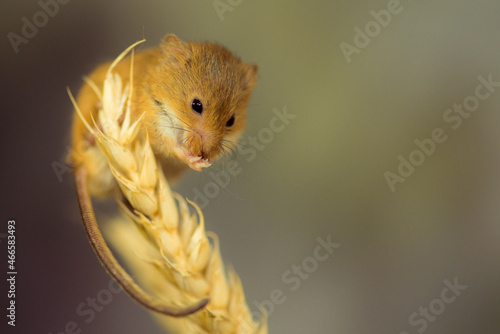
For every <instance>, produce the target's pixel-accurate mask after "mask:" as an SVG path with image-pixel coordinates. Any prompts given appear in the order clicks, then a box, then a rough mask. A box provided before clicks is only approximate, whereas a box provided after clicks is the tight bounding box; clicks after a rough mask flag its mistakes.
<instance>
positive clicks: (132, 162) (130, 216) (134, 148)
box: [73, 46, 267, 334]
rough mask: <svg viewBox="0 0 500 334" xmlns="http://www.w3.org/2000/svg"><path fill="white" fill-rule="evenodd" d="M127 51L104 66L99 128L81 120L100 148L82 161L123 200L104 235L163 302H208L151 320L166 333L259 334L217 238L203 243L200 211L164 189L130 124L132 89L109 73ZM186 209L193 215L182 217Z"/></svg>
mask: <svg viewBox="0 0 500 334" xmlns="http://www.w3.org/2000/svg"><path fill="white" fill-rule="evenodd" d="M132 47H133V46H131V47H130V48H129V49H127V50H125V51H124V52H123V53H122V54H121V55H120V56H119V57H118V58H117V60H116V61H115V62H114V63H113V65H111V67H110V70H109V71H108V75H107V77H106V80H105V82H104V87H103V92H102V94H100V92H99V93H98V96H102V109H101V110H100V111H99V113H98V116H97V118H98V122H99V124H100V125H101V128H102V130H101V129H99V127H97V126H95V124H94V126H93V127H92V126H90V124H87V123H86V125H87V128H88V130H89V131H90V132H91V133H92V134H93V135H94V136H95V138H96V142H97V143H98V147H99V150H100V151H99V152H89V154H88V158H92V159H105V160H106V161H107V166H109V167H108V168H109V171H111V174H112V175H113V176H114V178H115V179H116V182H117V183H118V185H119V187H120V189H121V193H122V194H123V196H124V197H125V199H126V200H123V199H118V204H119V206H120V208H121V211H122V213H123V215H124V216H125V217H124V216H121V217H117V218H115V219H113V221H112V222H111V223H110V224H108V225H109V226H108V232H109V233H108V234H107V235H109V238H110V240H111V242H112V243H113V244H114V246H115V248H116V249H117V250H118V251H119V252H120V253H121V254H122V256H123V257H124V259H125V260H126V261H127V262H128V264H129V266H130V267H131V268H132V270H133V271H134V273H135V275H136V277H137V278H138V279H139V280H140V282H141V283H142V285H143V286H146V287H147V288H148V291H149V292H150V293H151V294H153V295H154V296H155V298H157V299H159V300H161V301H162V302H163V303H164V304H166V303H168V304H169V305H174V306H176V307H178V308H179V309H181V310H192V309H193V308H196V307H199V306H200V305H202V303H203V302H204V301H205V300H207V299H209V300H210V302H209V303H208V304H207V305H206V307H204V308H202V309H201V310H200V311H198V312H195V313H192V314H190V315H189V316H186V317H183V318H172V317H166V316H160V315H157V316H158V319H159V320H160V322H161V323H162V324H164V325H165V326H166V327H168V328H169V330H173V331H174V332H178V333H245V334H246V333H257V334H266V333H267V323H266V319H265V317H264V319H263V321H262V324H260V325H259V324H257V323H256V322H255V321H254V320H253V318H252V315H251V313H250V310H249V308H248V306H247V304H246V301H245V296H244V293H243V287H242V285H241V281H240V279H239V277H238V275H237V274H236V272H235V271H234V270H232V269H229V270H228V271H226V270H225V267H224V264H223V261H222V258H221V255H220V251H219V247H218V240H217V238H216V236H215V235H214V234H211V236H212V237H211V240H212V242H210V240H209V238H208V236H207V233H206V231H205V224H204V219H203V215H202V213H201V210H200V209H199V208H198V207H197V206H196V205H195V204H194V203H192V202H189V204H188V202H186V201H185V200H184V199H183V198H182V197H181V196H179V195H178V194H175V193H173V192H172V191H171V189H170V187H169V184H168V182H167V179H166V178H165V176H164V174H163V172H162V170H161V168H160V167H159V165H158V163H157V161H156V158H155V156H154V154H153V151H152V149H151V146H150V144H149V139H148V135H147V133H146V131H145V130H144V128H143V127H142V126H141V124H142V123H141V118H139V119H137V120H135V121H132V119H131V115H130V96H131V93H132V92H131V87H133V85H132V83H131V82H130V83H128V84H127V85H125V86H123V84H122V81H121V78H120V76H119V75H118V74H116V73H113V72H112V69H113V67H114V66H115V65H116V63H117V62H118V61H119V60H120V59H122V58H123V57H124V56H125V54H126V53H127V52H128V51H129V50H130V49H131V48H132ZM132 55H133V53H132ZM131 63H132V66H133V61H132V62H131ZM131 73H132V69H131ZM132 80H133V78H132V76H131V81H132ZM73 101H74V99H73ZM75 104H76V103H75ZM75 108H76V109H77V111H78V106H76V105H75ZM80 115H81V114H80ZM82 118H83V117H82ZM94 123H95V121H94ZM93 149H94V150H95V148H93ZM96 165H99V166H101V165H103V164H102V163H101V164H96ZM103 172H105V171H103ZM190 205H191V207H192V208H194V210H195V213H191V212H190ZM82 213H83V210H82ZM94 227H95V228H96V227H97V225H95V224H94ZM99 235H100V232H99ZM89 237H90V235H89ZM92 237H93V236H92ZM101 238H102V237H101ZM90 239H92V238H91V237H90ZM91 242H92V240H91ZM108 251H109V249H108ZM113 259H114V258H113ZM116 265H118V264H117V263H116ZM118 266H119V265H118ZM120 269H121V268H120ZM108 270H109V268H108ZM112 270H113V269H112ZM112 270H109V271H110V273H111V275H113V272H112ZM126 281H127V280H126ZM130 281H131V279H130ZM150 309H151V308H150ZM164 313H166V312H164Z"/></svg>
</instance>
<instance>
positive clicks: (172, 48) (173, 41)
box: [160, 34, 192, 64]
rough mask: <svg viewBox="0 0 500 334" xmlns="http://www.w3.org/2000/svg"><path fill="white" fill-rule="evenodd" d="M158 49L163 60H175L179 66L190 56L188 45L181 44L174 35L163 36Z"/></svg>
mask: <svg viewBox="0 0 500 334" xmlns="http://www.w3.org/2000/svg"><path fill="white" fill-rule="evenodd" d="M160 48H161V53H162V55H163V56H164V57H165V58H167V59H169V60H172V59H175V60H177V62H179V63H181V64H182V63H184V62H185V61H187V60H188V59H189V58H190V57H191V56H192V52H191V49H190V48H189V45H188V43H185V42H183V41H182V40H181V39H180V38H179V37H177V36H175V35H174V34H168V35H167V36H165V37H164V38H163V41H162V42H161V44H160Z"/></svg>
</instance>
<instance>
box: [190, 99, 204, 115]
mask: <svg viewBox="0 0 500 334" xmlns="http://www.w3.org/2000/svg"><path fill="white" fill-rule="evenodd" d="M191 109H193V111H194V112H197V113H198V114H201V112H202V111H203V104H202V103H201V101H200V100H198V99H194V100H193V101H192V102H191Z"/></svg>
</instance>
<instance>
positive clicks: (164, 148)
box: [69, 35, 257, 317]
mask: <svg viewBox="0 0 500 334" xmlns="http://www.w3.org/2000/svg"><path fill="white" fill-rule="evenodd" d="M131 59H132V58H131V57H130V56H129V57H128V58H125V59H123V60H122V61H121V62H120V63H118V65H116V67H115V68H114V70H113V72H114V73H118V74H119V75H120V77H121V80H122V82H124V83H128V82H129V80H130V68H131ZM133 59H134V62H133V87H132V97H131V101H130V103H131V117H132V120H136V119H138V118H139V117H141V116H142V115H144V116H143V119H142V121H143V124H144V127H145V129H146V130H147V134H148V138H149V141H150V143H151V146H152V148H153V151H154V153H155V156H156V157H157V158H158V160H160V162H161V164H162V169H163V172H164V174H165V176H166V177H167V179H168V180H169V181H170V182H172V181H173V180H175V179H176V178H177V177H179V175H180V174H181V173H182V172H183V171H184V170H186V169H187V168H188V167H190V168H192V169H194V170H197V171H201V170H203V169H204V168H206V167H208V166H210V165H211V164H212V163H213V162H214V161H215V160H216V159H217V158H218V157H219V156H221V155H222V154H223V153H225V152H228V151H230V150H231V149H232V148H233V147H234V146H235V145H236V144H237V141H238V139H239V137H240V136H241V134H242V131H243V128H244V127H245V122H246V108H247V104H248V100H249V98H250V94H251V92H252V90H253V88H254V86H255V83H256V82H257V66H256V65H247V64H245V63H244V62H242V61H241V60H240V59H239V58H238V57H236V56H234V55H233V54H232V53H231V52H229V51H228V50H227V49H225V48H224V47H222V46H220V45H218V44H214V43H209V42H204V43H200V42H183V41H181V40H180V39H179V38H178V37H176V36H175V35H167V36H166V37H165V38H164V39H163V41H162V42H161V44H160V46H159V47H157V48H153V49H148V50H145V51H142V52H139V53H137V54H136V55H135V57H134V58H133ZM110 64H111V63H105V64H103V65H101V66H99V67H98V68H97V69H96V70H95V71H94V72H93V73H92V74H91V75H90V77H89V79H90V81H92V82H93V83H94V84H95V86H97V88H98V90H99V91H101V92H102V89H103V85H104V80H105V78H106V74H107V72H108V69H109V66H110ZM101 103H102V102H101V101H100V98H99V96H98V95H97V93H96V92H95V91H94V90H93V89H92V87H91V86H90V85H89V84H84V86H83V87H82V89H81V90H80V92H79V94H78V98H77V105H78V109H79V110H80V112H81V114H82V116H83V118H84V119H85V121H86V122H87V123H88V124H94V123H93V121H92V119H94V120H97V119H98V118H97V117H96V116H97V112H98V111H99V109H100V108H101V106H102V105H101ZM96 122H97V126H98V127H100V124H99V123H98V121H96ZM95 145H96V140H95V138H93V135H92V134H91V133H90V131H89V130H88V129H87V128H86V126H85V123H84V122H83V121H82V119H81V118H80V116H79V115H78V113H76V112H75V116H74V120H73V128H72V151H71V153H70V157H69V159H70V160H71V162H72V164H73V168H74V173H75V181H76V190H77V195H78V201H79V205H80V211H81V214H82V220H83V224H84V228H85V230H86V232H87V235H88V238H89V241H90V243H91V245H92V247H93V249H94V251H95V252H96V255H97V257H98V258H99V260H100V261H101V263H102V264H103V266H104V267H105V268H106V270H107V271H108V272H109V274H110V275H111V276H112V277H113V278H114V279H115V280H116V281H117V282H118V283H119V284H120V285H121V286H122V288H123V289H124V290H125V291H126V292H127V293H128V294H129V295H130V296H131V297H132V298H134V299H135V300H136V301H138V302H139V303H140V304H142V305H143V306H144V307H146V308H148V309H150V310H152V311H155V312H159V313H162V314H165V315H170V316H175V317H181V316H186V315H189V314H192V313H194V312H197V311H199V310H200V309H202V308H203V307H205V306H206V305H207V303H208V302H209V300H208V298H204V299H202V300H200V301H198V302H196V303H193V304H191V305H188V306H187V307H184V308H178V307H175V306H170V305H165V303H164V301H163V300H158V299H157V298H154V297H152V296H149V295H148V294H147V293H146V292H144V291H143V290H142V289H141V288H140V287H139V286H138V285H137V284H136V283H135V282H134V281H133V279H132V278H131V277H130V275H128V274H127V272H126V271H125V270H124V269H123V268H122V267H121V266H120V264H119V263H118V262H117V261H116V259H115V258H114V256H113V254H112V252H111V251H110V250H109V248H108V246H107V244H106V241H105V240H104V238H103V236H102V234H101V232H100V230H99V227H98V225H97V221H96V219H95V215H94V211H93V207H92V200H91V197H90V195H91V194H92V195H94V196H101V197H106V196H109V195H111V194H112V193H115V194H116V193H117V190H118V189H117V188H118V187H116V186H115V185H114V183H113V182H112V181H111V182H109V180H112V179H113V178H112V176H111V172H110V170H109V168H108V167H107V165H106V163H105V162H104V167H103V164H102V161H100V162H99V161H97V162H96V161H93V160H92V159H91V158H88V156H87V158H82V157H86V155H85V152H86V150H87V149H88V148H91V147H92V148H94V147H95ZM94 160H95V159H94ZM102 160H104V159H102ZM96 166H97V167H96ZM103 175H105V176H104V177H103ZM103 180H104V181H103ZM93 185H94V186H93ZM103 185H104V186H103Z"/></svg>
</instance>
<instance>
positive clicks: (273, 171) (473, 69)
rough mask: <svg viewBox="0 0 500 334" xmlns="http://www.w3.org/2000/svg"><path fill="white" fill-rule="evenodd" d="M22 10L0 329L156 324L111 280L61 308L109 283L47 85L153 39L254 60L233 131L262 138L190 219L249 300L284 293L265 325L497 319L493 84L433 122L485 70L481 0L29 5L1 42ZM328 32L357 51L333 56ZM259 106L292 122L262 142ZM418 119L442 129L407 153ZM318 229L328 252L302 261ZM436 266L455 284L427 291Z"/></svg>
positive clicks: (16, 8)
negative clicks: (439, 139)
mask: <svg viewBox="0 0 500 334" xmlns="http://www.w3.org/2000/svg"><path fill="white" fill-rule="evenodd" d="M217 8H218V9H217ZM388 8H389V9H390V10H392V11H393V13H392V14H390V18H389V16H388V13H391V12H390V11H389V10H388ZM40 10H41V7H40V4H39V3H38V2H37V1H33V0H29V1H22V2H19V1H11V0H8V1H2V2H1V4H0V13H1V16H2V20H1V23H0V25H1V28H2V29H1V31H2V34H3V36H4V37H3V40H2V42H1V44H0V45H1V60H2V61H1V64H0V78H1V80H2V83H3V84H2V89H1V90H0V95H1V97H2V99H1V100H2V106H3V107H2V109H3V110H2V113H1V116H0V117H1V126H2V130H1V132H0V136H1V146H2V163H1V164H0V180H1V184H2V199H1V203H2V226H3V227H2V228H1V230H0V233H5V231H6V222H7V220H9V219H16V221H17V223H18V231H17V238H18V242H17V248H18V258H17V260H18V267H19V270H18V282H17V288H18V293H17V297H16V298H17V299H16V300H17V303H18V318H17V321H18V326H16V328H15V329H14V328H11V327H8V328H7V326H5V327H6V328H7V329H8V330H9V331H8V333H10V332H19V333H53V334H56V333H64V331H65V326H67V323H69V322H70V321H74V322H75V323H76V324H77V325H78V328H79V329H80V330H81V333H162V330H161V329H160V328H159V327H158V326H157V325H156V323H155V322H154V320H153V318H152V317H151V316H150V315H149V314H148V313H147V312H146V311H145V310H143V309H142V308H141V307H139V306H138V305H137V304H136V303H135V302H133V301H132V300H131V299H130V298H128V297H127V296H125V295H124V294H116V295H113V299H112V301H111V302H109V304H107V305H104V306H103V307H102V310H101V311H99V312H97V311H96V312H95V314H94V315H95V316H94V317H93V319H92V320H91V321H88V322H87V320H89V317H88V316H81V315H80V314H79V313H77V311H76V310H77V308H78V307H79V305H80V304H81V303H87V298H96V296H97V295H98V294H99V292H100V291H101V290H102V289H105V288H106V287H107V285H108V282H109V277H108V276H107V274H106V273H105V272H104V270H103V268H102V267H101V265H100V264H99V263H98V261H97V259H96V257H95V256H94V254H93V252H92V250H91V248H90V246H89V244H88V242H87V240H86V236H85V234H84V232H83V229H82V227H81V222H80V217H79V214H78V209H77V205H76V198H75V195H74V187H73V182H72V178H71V174H70V173H69V172H67V170H65V169H64V168H63V169H62V173H61V169H60V174H59V177H60V178H59V177H58V174H57V173H56V172H55V171H54V166H58V167H60V168H62V167H61V166H62V165H64V154H65V150H66V146H67V145H68V143H69V135H68V133H69V126H70V122H71V118H72V108H71V104H70V101H69V98H68V97H67V94H66V86H69V87H70V88H71V89H72V90H73V92H76V91H77V90H78V88H79V87H80V85H81V77H82V76H83V75H84V74H86V73H88V72H89V71H91V70H92V68H93V67H94V66H96V65H97V64H99V63H100V62H102V61H104V60H108V59H111V58H113V57H115V56H116V55H118V54H119V53H120V52H121V51H122V50H123V49H125V48H126V47H127V46H128V45H130V44H131V43H133V42H135V41H136V40H138V39H141V38H143V37H145V38H146V39H147V45H148V46H153V45H156V44H157V43H158V42H159V41H160V39H161V37H162V36H164V35H165V34H167V33H175V34H177V35H178V36H179V37H181V38H182V39H188V40H210V41H217V42H219V43H221V44H223V45H225V46H226V47H228V48H229V49H230V50H232V51H234V52H235V53H236V54H238V55H239V56H241V57H242V59H243V60H245V61H247V62H254V63H257V64H258V65H259V77H260V81H259V83H258V85H257V88H256V90H255V92H254V94H253V96H252V100H251V102H250V107H249V110H248V115H249V123H248V127H247V131H246V133H245V136H244V137H243V138H248V136H254V137H256V138H264V140H262V139H259V144H260V145H262V146H259V147H260V148H261V149H262V150H259V151H258V154H257V155H256V156H255V158H253V159H250V158H249V157H250V156H249V155H240V156H239V157H237V158H236V159H237V160H238V162H239V163H240V166H241V172H240V173H239V174H238V175H237V176H236V177H233V178H232V179H231V182H230V183H229V184H228V185H227V186H225V187H219V188H217V189H218V192H219V194H218V195H217V196H214V198H211V199H210V202H209V204H208V205H206V207H205V208H204V213H205V216H206V221H207V228H208V229H210V230H213V231H215V232H216V233H218V235H219V236H220V239H221V249H222V254H223V257H224V258H225V260H226V261H227V262H228V263H231V264H232V265H233V266H234V267H235V268H236V270H237V271H238V273H239V274H240V275H241V278H242V281H243V284H244V287H245V292H246V295H247V299H248V302H249V304H250V306H251V308H252V309H253V310H256V309H257V307H256V305H258V304H260V303H261V302H262V301H264V300H268V299H270V297H271V294H272V292H273V291H275V290H280V291H281V292H282V293H283V295H284V297H285V299H284V300H283V299H280V300H281V303H280V304H277V303H274V305H273V307H272V310H271V312H270V313H271V314H270V317H269V329H270V333H349V334H350V333H370V334H372V333H376V334H386V333H387V334H389V333H391V334H393V333H394V334H403V333H409V334H413V333H420V332H425V333H429V334H431V333H439V334H448V333H450V334H451V333H454V334H456V333H464V334H465V333H498V332H500V320H499V319H500V318H499V317H498V313H499V309H500V288H499V285H498V281H499V279H500V266H499V263H500V223H499V218H500V206H499V205H498V202H499V199H500V178H499V175H500V174H499V171H498V170H499V167H500V144H499V143H500V133H499V129H500V125H499V124H500V114H499V113H498V106H499V105H500V91H499V90H500V87H496V86H493V87H490V88H491V90H492V92H490V96H489V97H488V98H485V99H484V100H477V101H479V105H478V106H473V108H474V109H476V110H475V111H473V112H471V113H470V115H468V114H466V115H467V117H466V118H463V117H461V119H462V123H461V125H460V126H459V127H458V128H456V129H453V128H452V125H454V124H455V122H452V123H450V122H447V121H446V120H445V119H444V118H443V117H444V116H445V115H447V113H448V111H447V110H448V109H449V108H453V105H454V104H457V105H458V104H462V103H464V101H467V103H471V101H472V102H474V101H476V100H474V98H470V96H473V95H474V94H475V93H476V88H477V87H478V85H480V83H481V81H480V80H479V79H478V78H479V77H480V76H482V77H483V78H486V79H487V78H488V76H491V80H492V81H494V82H500V38H499V37H500V20H499V14H500V2H494V1H491V0H490V1H474V2H472V1H465V0H458V1H457V0H455V1H451V0H445V1H439V2H430V1H411V0H402V1H401V2H399V3H398V2H395V1H387V0H381V1H379V0H377V1H369V2H363V3H360V2H356V3H355V2H352V1H351V2H349V1H346V0H343V1H309V2H305V1H284V0H279V1H255V0H254V1H250V0H242V1H238V0H232V1H230V0H220V1H212V0H209V1H199V0H186V1H168V0H163V1H153V0H146V1H82V0H72V1H69V2H68V3H67V4H60V5H59V9H58V12H57V13H55V14H54V15H53V17H49V16H47V18H48V20H47V22H43V15H42V16H37V17H36V18H35V19H37V20H42V21H39V23H45V24H40V25H41V27H39V28H38V31H37V32H36V33H34V32H32V33H33V34H34V36H32V37H31V38H28V39H27V43H23V44H20V45H18V46H17V47H18V52H17V53H16V52H15V48H14V47H13V45H12V43H11V41H10V40H9V37H8V36H9V35H8V34H9V33H14V34H17V35H19V36H21V35H22V33H23V32H22V27H23V24H25V23H24V21H23V17H26V18H27V19H28V20H29V21H31V22H33V19H34V18H33V16H34V15H35V16H36V15H38V14H37V13H38V12H40ZM382 10H384V11H382ZM381 11H382V12H381ZM375 17H378V19H379V21H380V22H381V23H378V22H377V21H376V18H375ZM365 29H368V32H365ZM359 31H362V32H364V33H363V34H367V33H368V35H366V36H363V35H361V33H359ZM10 36H11V38H12V36H13V35H12V34H11V35H10ZM370 36H371V37H370ZM342 43H345V44H342ZM347 44H349V46H346V45H347ZM341 45H342V46H343V47H344V49H345V50H347V49H349V50H354V49H353V48H357V50H356V51H355V52H354V51H353V52H352V53H350V55H349V56H348V57H346V55H345V52H343V51H342V48H341ZM346 48H347V49H346ZM479 91H480V92H481V93H486V92H489V91H488V90H487V88H486V87H482V88H480V90H479ZM275 108H276V109H277V110H280V111H283V110H284V109H286V111H287V112H288V114H291V115H294V116H295V118H293V119H290V120H289V123H288V124H286V126H285V127H284V129H283V131H281V132H274V134H273V138H272V140H269V139H268V137H265V134H263V132H262V131H263V129H265V128H270V122H271V120H272V119H273V117H275V114H274V113H273V109H275ZM451 115H452V114H448V116H450V117H451ZM453 115H454V117H457V115H459V114H458V113H454V114H453ZM436 128H441V129H442V130H443V131H444V133H445V136H446V141H445V142H444V143H438V144H436V147H435V150H434V151H433V152H432V153H431V154H430V155H420V156H419V153H414V152H415V150H417V149H418V146H417V145H416V144H415V140H420V141H423V140H425V139H427V138H431V134H432V132H433V130H434V129H436ZM264 131H265V132H266V131H267V130H264ZM268 133H269V131H267V132H266V134H268ZM259 135H260V136H261V137H259ZM263 141H265V142H266V143H265V144H263ZM429 145H430V144H429ZM400 155H401V156H402V158H403V159H406V160H409V159H410V156H412V157H413V160H414V161H415V159H417V164H419V166H416V167H414V171H413V173H411V175H409V176H408V177H405V178H404V180H405V181H404V182H398V183H396V184H394V189H393V190H394V191H391V187H390V186H389V184H388V182H387V180H386V176H385V175H384V174H385V173H386V172H391V173H394V174H397V173H398V167H399V165H400V163H401V160H400V159H401V158H399V156H400ZM419 157H420V161H418V158H419ZM422 157H424V158H423V159H422ZM248 160H250V161H248ZM422 160H423V161H422ZM223 168H224V166H223V165H222V164H219V165H217V166H215V167H213V170H212V171H213V172H217V171H219V170H222V169H223ZM400 181H401V179H400ZM214 182H215V181H214V180H213V179H212V178H211V177H210V175H209V173H208V172H207V173H196V172H191V173H189V174H188V175H187V176H186V178H185V179H184V181H183V182H182V183H181V184H180V185H179V186H178V187H176V190H177V191H178V192H180V193H181V194H182V195H183V196H187V197H188V198H193V197H194V196H195V194H196V190H195V189H197V190H198V191H201V192H202V193H203V191H205V190H204V189H205V187H210V186H207V185H208V184H210V183H212V184H215V183H214ZM212 189H216V188H213V186H212ZM214 191H215V190H214ZM109 214H112V213H109ZM106 215H107V213H103V214H102V215H101V217H103V218H104V217H105V216H106ZM328 236H330V239H331V241H332V242H334V243H338V244H340V247H338V248H337V249H336V250H335V251H334V253H333V254H331V256H329V257H328V258H327V259H326V260H324V261H316V260H312V258H311V257H313V256H314V254H315V249H316V247H317V245H318V242H317V238H323V239H325V240H326V239H327V238H328ZM0 241H1V243H0V245H1V247H2V249H3V251H2V254H6V253H5V252H4V250H5V247H4V246H5V245H6V243H5V239H4V238H3V239H1V240H0ZM131 247H133V245H131ZM2 257H3V255H2ZM5 257H6V256H5ZM294 266H301V268H302V269H301V271H300V272H299V271H298V270H299V269H297V267H294ZM294 268H295V269H294ZM294 270H295V271H294ZM5 271H6V270H5ZM283 275H285V276H283ZM291 277H293V278H294V282H295V284H291V283H290V278H291ZM455 279H456V280H457V281H458V283H459V284H460V285H464V286H467V288H466V289H465V288H463V287H462V291H459V292H457V293H456V295H457V296H456V298H455V299H454V301H453V302H450V303H447V302H443V301H444V300H445V299H446V298H444V299H443V297H442V291H443V289H445V288H446V286H447V285H446V283H444V281H445V280H448V282H451V283H453V282H454V280H455ZM297 282H298V283H297ZM4 283H5V282H4ZM4 283H3V284H4ZM4 285H5V284H4ZM2 288H3V289H4V290H3V291H6V290H5V289H6V288H7V287H6V286H2ZM450 291H451V290H450ZM450 291H448V292H447V293H448V294H445V296H448V297H450V296H452V295H453V294H452V293H451V292H450ZM5 294H6V293H5ZM5 294H4V292H1V295H2V297H1V300H2V309H4V307H6V305H7V304H6V303H7V302H6V300H7V298H6V297H5V296H4V295H5ZM458 294H460V295H459V296H458ZM446 300H448V301H449V299H446ZM268 304H269V303H267V304H266V305H268ZM423 308H429V310H428V311H425V309H423ZM414 312H416V314H415V313H414ZM425 312H427V316H426V315H424V314H425ZM2 318H3V319H4V320H3V321H2V325H1V326H4V325H6V324H5V322H6V320H5V316H2ZM3 332H4V331H2V333H3ZM66 332H68V330H66Z"/></svg>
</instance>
